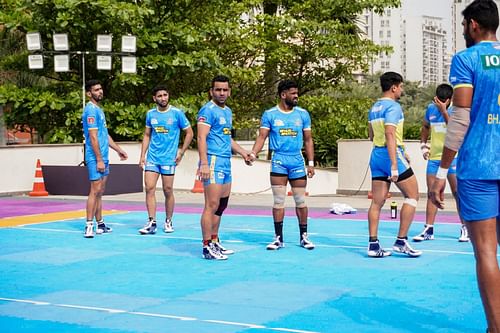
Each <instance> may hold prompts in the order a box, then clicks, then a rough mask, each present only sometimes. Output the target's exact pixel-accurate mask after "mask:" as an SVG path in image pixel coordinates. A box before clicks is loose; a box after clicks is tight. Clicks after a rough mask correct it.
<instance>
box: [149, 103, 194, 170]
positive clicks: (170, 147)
mask: <svg viewBox="0 0 500 333" xmlns="http://www.w3.org/2000/svg"><path fill="white" fill-rule="evenodd" d="M189 126H190V124H189V121H188V119H187V118H186V115H185V114H184V112H183V111H182V110H180V109H178V108H176V107H174V106H169V107H168V108H167V110H165V111H159V110H158V109H157V108H154V109H151V110H149V111H148V113H147V114H146V127H147V128H150V129H151V141H150V142H149V147H148V157H147V162H150V163H152V164H156V165H175V158H176V157H177V149H178V147H179V137H180V133H181V130H184V129H187V128H189Z"/></svg>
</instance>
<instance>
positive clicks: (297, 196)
mask: <svg viewBox="0 0 500 333" xmlns="http://www.w3.org/2000/svg"><path fill="white" fill-rule="evenodd" d="M292 194H293V200H295V207H297V208H304V207H306V206H307V205H306V188H305V187H292Z"/></svg>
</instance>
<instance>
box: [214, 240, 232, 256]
mask: <svg viewBox="0 0 500 333" xmlns="http://www.w3.org/2000/svg"><path fill="white" fill-rule="evenodd" d="M212 244H213V245H214V247H215V248H217V250H218V251H219V252H220V253H222V254H223V255H226V256H227V255H230V254H234V250H230V249H226V248H225V247H224V246H222V245H221V244H220V243H219V242H213V243H212Z"/></svg>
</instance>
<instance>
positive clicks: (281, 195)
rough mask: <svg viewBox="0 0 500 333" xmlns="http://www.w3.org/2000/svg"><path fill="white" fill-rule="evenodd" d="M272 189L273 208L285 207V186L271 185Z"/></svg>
mask: <svg viewBox="0 0 500 333" xmlns="http://www.w3.org/2000/svg"><path fill="white" fill-rule="evenodd" d="M271 189H272V190H273V198H274V205H273V208H277V209H280V208H285V198H286V186H284V185H271Z"/></svg>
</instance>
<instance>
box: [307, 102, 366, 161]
mask: <svg viewBox="0 0 500 333" xmlns="http://www.w3.org/2000/svg"><path fill="white" fill-rule="evenodd" d="M372 102H373V101H372V100H370V99H367V98H364V99H352V98H345V99H337V98H334V97H331V96H327V95H323V96H304V97H302V99H301V104H302V105H304V106H307V109H308V111H309V112H310V114H311V121H312V124H313V138H314V150H315V152H314V153H315V159H316V160H317V161H318V163H319V165H321V166H334V165H336V164H337V156H338V154H337V141H338V140H339V139H359V138H367V137H368V117H367V116H368V109H369V108H370V106H371V104H372Z"/></svg>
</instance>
